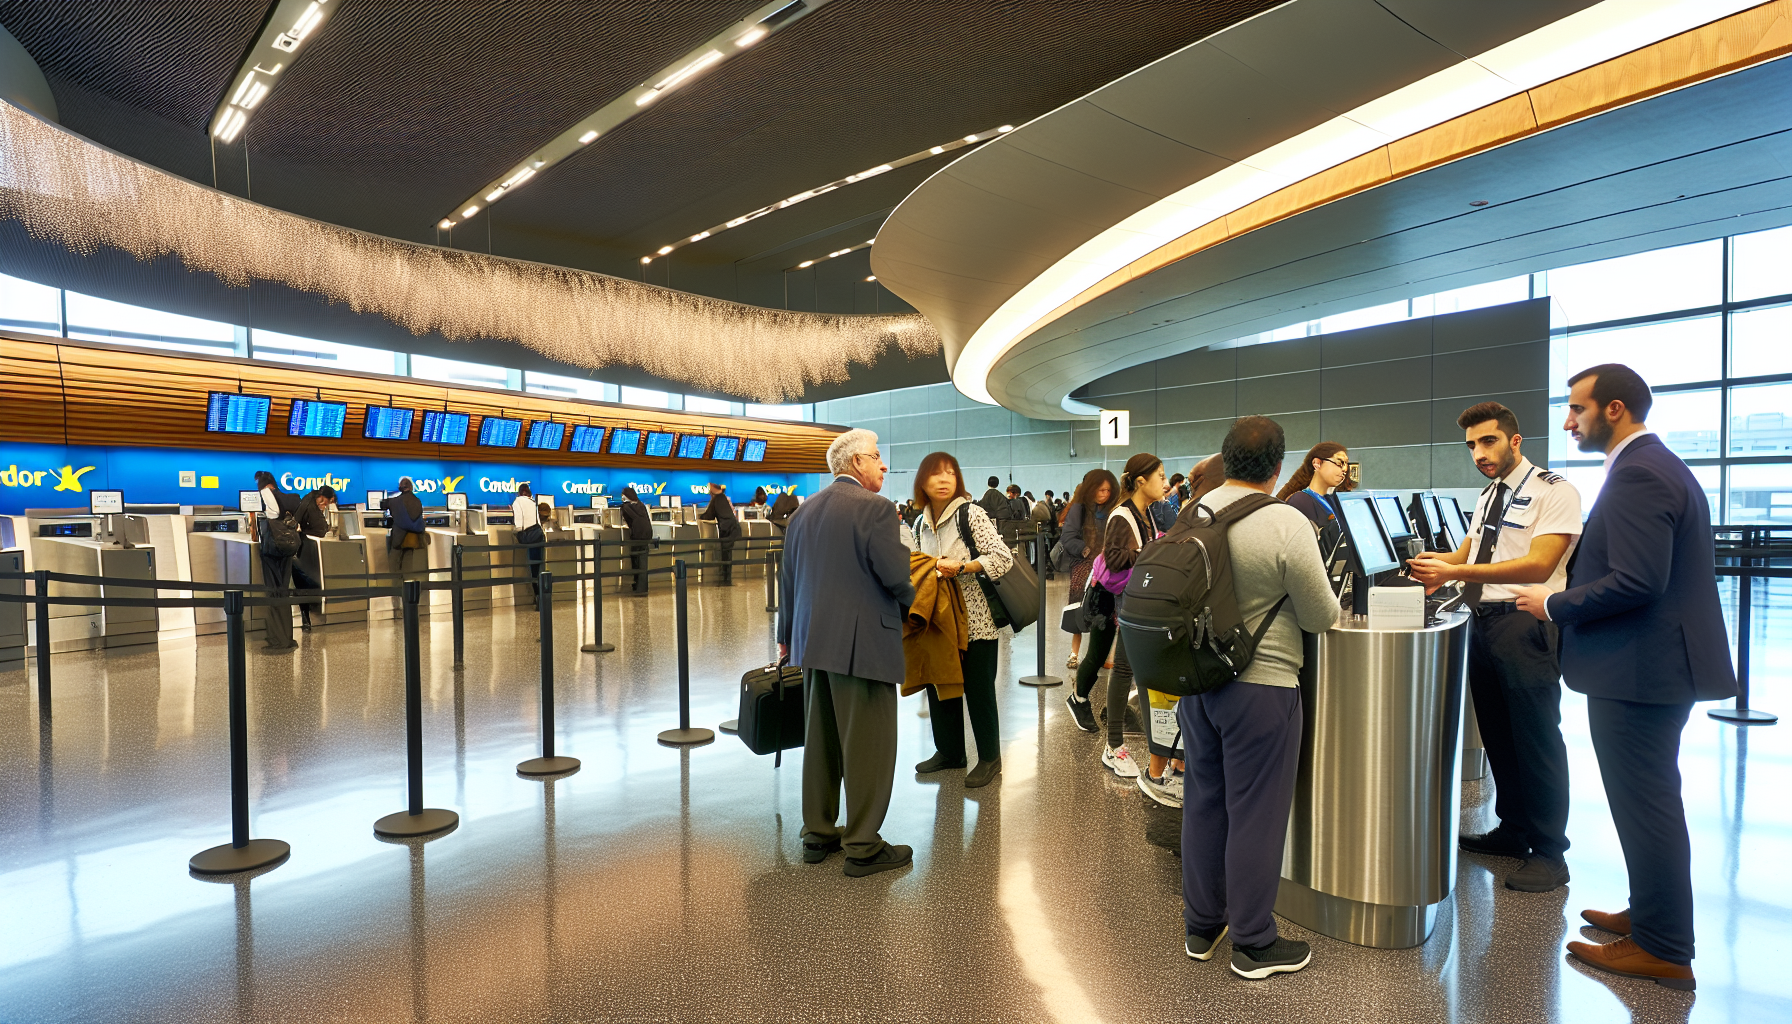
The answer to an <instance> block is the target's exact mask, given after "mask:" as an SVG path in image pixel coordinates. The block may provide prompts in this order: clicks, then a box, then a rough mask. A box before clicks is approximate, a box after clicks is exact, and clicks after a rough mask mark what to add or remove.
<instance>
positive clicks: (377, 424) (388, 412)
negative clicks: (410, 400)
mask: <svg viewBox="0 0 1792 1024" xmlns="http://www.w3.org/2000/svg"><path fill="white" fill-rule="evenodd" d="M416 415H417V411H416V410H415V409H396V408H391V407H388V406H384V405H370V406H368V407H367V421H366V422H365V423H364V424H363V425H362V427H361V436H362V437H371V438H375V439H378V440H382V441H408V440H410V438H411V420H412V419H413V418H414V417H415V416H416Z"/></svg>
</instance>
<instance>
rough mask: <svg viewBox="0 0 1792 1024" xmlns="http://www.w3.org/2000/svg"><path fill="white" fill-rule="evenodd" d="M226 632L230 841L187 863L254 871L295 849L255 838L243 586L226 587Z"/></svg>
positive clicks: (201, 868)
mask: <svg viewBox="0 0 1792 1024" xmlns="http://www.w3.org/2000/svg"><path fill="white" fill-rule="evenodd" d="M288 614H290V613H288ZM224 633H225V640H226V651H227V654H226V668H227V671H228V672H229V675H230V844H229V845H228V846H214V847H212V848H211V849H209V850H201V851H200V852H198V853H196V854H194V855H193V857H192V859H191V860H189V861H187V867H189V868H191V869H192V870H194V871H197V872H199V873H200V874H202V875H222V874H227V873H229V872H232V871H250V870H253V869H255V868H259V867H265V866H266V865H269V864H273V863H275V862H276V861H281V860H285V859H286V857H287V856H288V855H289V854H291V853H292V847H290V846H288V845H287V844H285V843H283V842H281V841H280V840H278V839H250V838H249V707H248V705H249V686H248V681H247V678H246V677H247V676H248V674H249V666H248V664H247V660H246V657H245V647H246V646H247V642H246V640H245V639H244V637H243V592H242V591H240V590H226V591H225V592H224Z"/></svg>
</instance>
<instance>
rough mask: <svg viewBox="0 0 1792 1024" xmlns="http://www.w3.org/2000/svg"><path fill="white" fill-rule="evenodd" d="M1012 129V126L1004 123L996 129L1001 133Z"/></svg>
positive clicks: (1004, 133)
mask: <svg viewBox="0 0 1792 1024" xmlns="http://www.w3.org/2000/svg"><path fill="white" fill-rule="evenodd" d="M1013 130H1014V126H1013V125H1011V124H1005V125H1003V126H1002V127H1000V128H997V129H996V131H997V132H999V133H1001V134H1003V135H1006V134H1008V133H1009V132H1011V131H1013Z"/></svg>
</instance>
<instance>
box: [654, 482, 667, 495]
mask: <svg viewBox="0 0 1792 1024" xmlns="http://www.w3.org/2000/svg"><path fill="white" fill-rule="evenodd" d="M653 493H655V494H664V493H666V485H665V484H654V485H653Z"/></svg>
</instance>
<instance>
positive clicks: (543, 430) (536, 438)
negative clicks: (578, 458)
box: [528, 420, 566, 452]
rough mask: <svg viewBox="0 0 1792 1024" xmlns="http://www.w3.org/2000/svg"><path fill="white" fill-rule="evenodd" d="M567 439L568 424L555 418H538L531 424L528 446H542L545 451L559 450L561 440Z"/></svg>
mask: <svg viewBox="0 0 1792 1024" xmlns="http://www.w3.org/2000/svg"><path fill="white" fill-rule="evenodd" d="M564 440H566V424H564V423H555V422H554V421H553V420H536V421H535V422H533V423H531V424H529V442H528V447H530V448H540V449H542V450H543V451H550V452H557V451H559V450H560V442H562V441H564Z"/></svg>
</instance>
